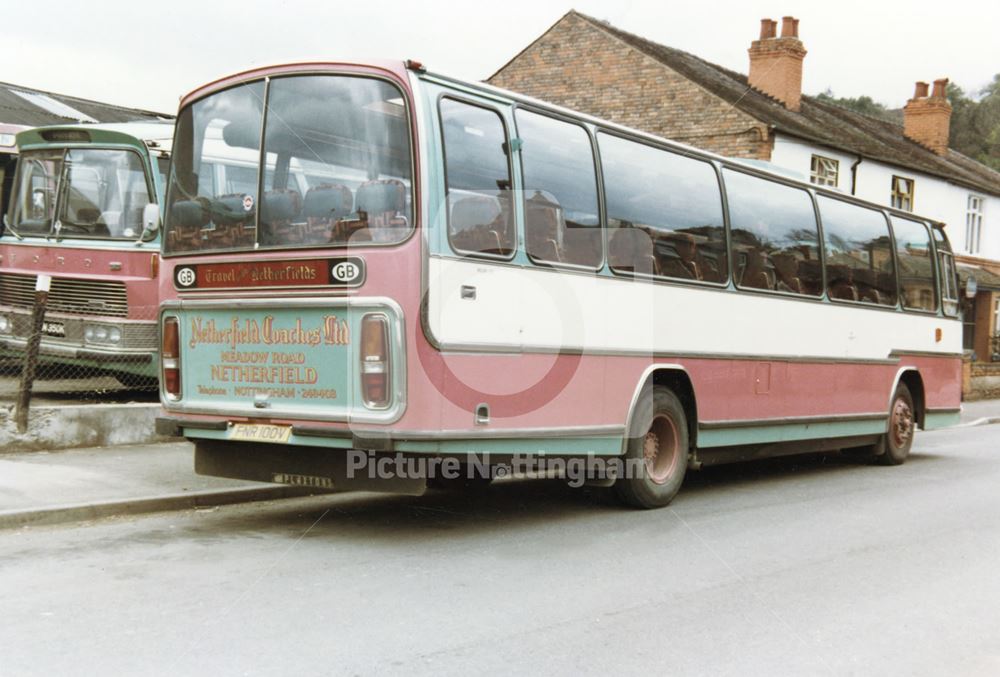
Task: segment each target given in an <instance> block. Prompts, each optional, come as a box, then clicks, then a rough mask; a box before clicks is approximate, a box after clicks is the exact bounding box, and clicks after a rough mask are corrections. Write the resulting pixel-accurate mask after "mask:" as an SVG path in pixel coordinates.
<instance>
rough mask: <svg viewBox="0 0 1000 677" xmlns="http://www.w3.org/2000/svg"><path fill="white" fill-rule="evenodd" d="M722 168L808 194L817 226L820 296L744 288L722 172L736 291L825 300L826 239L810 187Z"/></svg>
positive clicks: (737, 168) (731, 265)
mask: <svg viewBox="0 0 1000 677" xmlns="http://www.w3.org/2000/svg"><path fill="white" fill-rule="evenodd" d="M722 168H723V170H725V169H730V170H733V171H735V172H736V173H739V174H744V175H746V176H752V177H754V178H757V179H760V180H762V181H769V182H771V183H775V184H777V185H779V186H784V187H785V188H791V189H793V190H800V191H802V192H803V193H805V194H806V196H807V197H808V198H809V204H810V206H811V207H812V212H813V220H814V222H815V224H816V250H817V252H816V253H817V260H818V261H819V262H820V284H821V285H822V286H821V287H820V288H821V289H822V291H821V292H820V293H819V294H804V293H799V292H793V291H784V290H781V289H761V288H760V287H744V286H743V285H741V284H739V283H738V282H737V281H736V261H735V260H734V258H733V254H732V249H733V246H732V244H733V243H732V212H731V210H730V208H729V190H728V187H727V186H726V182H725V179H724V178H722V177H721V174H722V173H723V172H720V178H721V179H722V186H723V191H724V192H723V195H724V199H725V217H726V236H727V239H728V240H729V250H730V253H729V265H730V267H731V269H732V273H731V275H730V278H731V281H732V283H733V287H734V288H735V289H737V290H738V291H741V292H756V293H761V294H771V295H776V296H784V297H787V298H793V299H803V300H808V301H822V300H823V299H825V298H827V294H826V288H827V284H826V277H827V276H826V248H825V246H824V242H825V239H824V233H823V223H822V221H821V220H820V214H819V208H818V205H817V203H816V194H815V193H814V192H813V191H812V190H811V189H810V188H809V187H807V186H801V185H798V184H795V183H792V182H790V181H783V180H780V179H778V178H777V177H771V176H763V175H761V174H758V173H756V172H752V171H746V170H745V168H744V167H740V166H736V165H730V164H727V165H723V167H722Z"/></svg>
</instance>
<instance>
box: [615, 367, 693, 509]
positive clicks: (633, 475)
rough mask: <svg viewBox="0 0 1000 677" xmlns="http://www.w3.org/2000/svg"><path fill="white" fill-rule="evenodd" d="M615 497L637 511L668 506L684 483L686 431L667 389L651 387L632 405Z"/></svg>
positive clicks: (680, 408)
mask: <svg viewBox="0 0 1000 677" xmlns="http://www.w3.org/2000/svg"><path fill="white" fill-rule="evenodd" d="M625 459H626V464H625V473H624V476H622V477H620V478H619V479H618V481H617V482H615V490H616V492H617V493H618V496H619V497H620V498H621V499H622V500H623V501H624V502H625V503H627V504H629V505H632V506H635V507H637V508H659V507H661V506H664V505H667V504H668V503H670V501H671V499H673V497H674V496H675V495H677V492H678V491H679V490H680V488H681V484H682V483H683V482H684V473H685V472H686V471H687V461H688V429H687V417H686V416H685V414H684V406H683V405H682V404H681V402H680V400H679V399H677V396H676V395H674V393H673V392H671V391H670V390H669V389H668V388H664V387H662V386H653V388H651V389H649V390H647V391H645V392H644V393H643V395H642V396H641V397H640V399H639V402H637V403H636V406H635V411H634V412H633V414H632V428H631V430H630V431H629V441H628V450H627V451H626V453H625Z"/></svg>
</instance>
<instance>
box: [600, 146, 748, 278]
mask: <svg viewBox="0 0 1000 677" xmlns="http://www.w3.org/2000/svg"><path fill="white" fill-rule="evenodd" d="M600 134H606V135H607V136H610V137H613V138H616V139H620V140H622V141H628V142H631V143H635V144H637V145H641V146H646V147H647V148H652V149H653V150H658V151H661V152H665V153H671V154H673V155H677V156H679V157H683V158H686V159H688V160H691V161H693V162H701V163H703V164H705V165H707V166H708V167H709V168H710V169H711V170H712V173H713V174H714V175H715V185H716V188H717V189H718V191H719V209H720V211H719V214H720V216H721V218H722V223H721V226H722V232H723V237H724V240H723V241H724V244H725V249H726V272H725V278H724V279H723V280H722V281H720V282H712V281H710V280H692V279H689V278H683V277H670V276H669V275H655V274H654V275H650V274H647V273H627V272H620V271H618V270H616V269H615V268H614V266H612V265H611V260H610V258H609V257H608V244H609V242H610V238H611V235H612V233H611V226H610V223H611V222H610V217H609V215H608V205H607V203H608V200H607V181H606V180H605V176H604V160H603V157H600V164H599V171H600V180H601V188H602V190H601V195H602V198H603V200H602V211H601V219H602V222H603V225H602V227H603V228H604V238H605V259H606V260H607V261H606V263H607V267H608V271H609V272H610V273H611V274H612V275H614V276H615V277H620V278H622V279H626V280H627V279H642V280H657V281H662V282H672V283H673V282H678V283H682V284H694V285H698V286H700V287H716V288H720V289H725V288H727V287H728V286H729V283H730V282H731V281H732V279H733V257H732V248H731V246H730V238H729V218H728V209H727V203H726V193H725V189H724V186H723V183H722V173H721V171H720V168H719V165H718V164H717V163H716V162H713V161H712V160H711V159H708V158H703V157H699V156H698V155H694V154H691V153H685V152H683V151H681V150H679V149H676V148H671V147H670V146H667V145H664V144H659V143H656V142H654V141H651V140H649V139H644V138H640V137H635V136H630V135H628V134H625V133H623V132H620V131H618V130H615V129H608V128H606V127H600V126H598V127H597V131H596V133H595V134H594V139H595V141H596V140H597V137H598V136H599V135H600ZM597 148H598V152H600V142H599V141H597ZM616 230H617V228H616ZM675 232H676V231H675Z"/></svg>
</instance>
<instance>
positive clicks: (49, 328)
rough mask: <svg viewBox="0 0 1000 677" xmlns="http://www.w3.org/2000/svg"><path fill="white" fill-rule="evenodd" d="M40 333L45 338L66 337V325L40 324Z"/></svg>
mask: <svg viewBox="0 0 1000 677" xmlns="http://www.w3.org/2000/svg"><path fill="white" fill-rule="evenodd" d="M42 333H43V334H45V335H46V336H66V325H64V324H63V323H62V322H49V321H45V322H42Z"/></svg>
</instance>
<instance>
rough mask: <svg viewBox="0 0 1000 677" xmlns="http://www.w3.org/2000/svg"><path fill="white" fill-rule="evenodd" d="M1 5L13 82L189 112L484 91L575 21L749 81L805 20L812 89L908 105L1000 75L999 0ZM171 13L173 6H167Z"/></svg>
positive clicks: (2, 55)
mask: <svg viewBox="0 0 1000 677" xmlns="http://www.w3.org/2000/svg"><path fill="white" fill-rule="evenodd" d="M38 7H39V5H35V4H34V3H30V2H18V3H13V2H5V3H3V4H2V5H0V63H2V64H3V67H2V69H0V80H3V81H5V82H10V83H14V84H19V85H23V86H28V87H35V88H38V89H43V90H48V91H54V92H59V93H62V94H71V95H74V96H81V97H85V98H89V99H96V100H99V101H105V102H108V103H115V104H119V105H124V106H132V107H137V108H145V109H150V110H156V111H159V112H166V113H174V112H176V109H177V103H178V100H179V98H180V97H181V96H183V95H184V94H186V93H187V92H189V91H191V90H193V89H195V88H196V87H198V86H199V85H201V84H204V83H206V82H209V81H211V80H214V79H216V78H218V77H221V76H224V75H227V74H230V73H234V72H238V71H242V70H246V69H247V68H252V67H256V66H263V65H268V64H274V63H286V62H289V61H309V60H316V59H320V60H322V59H345V58H346V59H351V60H364V59H366V58H376V59H383V58H389V59H396V58H398V59H415V60H418V61H421V62H423V63H424V64H425V65H426V66H427V67H428V68H429V69H430V70H432V71H436V72H441V73H446V74H449V75H452V76H456V77H460V78H465V79H472V80H482V79H485V78H486V77H488V76H489V75H491V74H492V73H493V72H494V71H496V70H497V69H498V68H500V67H501V66H502V65H503V64H504V63H506V62H507V61H508V60H509V59H510V58H511V57H513V56H514V55H515V54H517V53H518V52H519V51H520V50H521V49H523V48H524V47H526V46H527V45H528V44H530V43H531V42H532V41H533V40H534V39H535V38H537V37H538V36H539V35H541V34H542V33H544V32H545V30H547V29H548V28H549V27H550V26H551V25H552V24H553V23H555V22H556V21H557V20H558V19H559V18H560V17H561V16H562V15H563V14H565V13H566V12H567V11H569V10H570V9H576V10H577V11H580V12H583V13H585V14H588V15H590V16H593V17H596V18H598V19H602V20H606V21H609V22H610V23H612V24H613V25H615V26H617V27H619V28H621V29H624V30H627V31H630V32H633V33H636V34H638V35H641V36H643V37H645V38H648V39H650V40H654V41H656V42H660V43H662V44H666V45H669V46H671V47H676V48H678V49H683V50H685V51H688V52H692V53H694V54H696V55H698V56H700V57H702V58H704V59H706V60H708V61H711V62H714V63H717V64H720V65H722V66H726V67H728V68H731V69H733V70H737V71H740V72H743V73H745V72H746V71H747V67H748V60H747V51H746V50H747V48H748V47H749V46H750V42H751V41H752V40H754V39H755V38H756V37H757V36H758V33H759V30H760V19H762V18H773V19H777V20H780V18H781V17H782V16H785V15H790V16H795V17H797V18H798V19H799V20H800V24H799V36H800V38H801V39H802V41H803V43H804V45H805V47H806V49H807V50H808V55H807V56H806V60H805V66H804V73H803V91H804V92H805V93H806V94H818V93H820V92H822V91H825V90H826V89H827V88H829V89H831V90H832V91H833V92H834V94H836V95H837V96H861V95H868V96H871V97H872V98H874V99H875V100H876V101H879V102H882V103H884V104H887V105H888V106H890V107H893V108H898V107H901V106H902V105H903V104H905V102H906V100H907V99H908V98H909V97H911V96H913V89H914V83H915V82H916V81H917V80H923V81H925V82H930V81H933V80H935V79H937V78H941V77H948V78H950V79H951V81H952V82H955V83H957V84H958V85H959V86H961V87H962V88H963V89H965V90H966V91H968V92H970V93H971V92H976V91H978V90H980V89H981V88H982V87H983V86H984V85H986V84H987V83H989V82H990V81H992V79H993V76H994V74H996V73H1000V47H998V45H997V33H998V31H1000V2H982V1H979V2H973V1H970V0H951V1H949V2H940V0H936V1H935V2H928V1H927V0H886V1H884V2H883V1H880V0H867V1H862V0H840V1H838V2H831V3H820V2H815V1H813V2H806V1H802V0H784V1H783V2H776V1H775V0H768V1H767V2H760V1H758V0H743V1H742V2H737V1H733V0H714V1H709V2H704V1H701V2H683V3H681V2H671V1H670V0H666V1H660V2H657V1H655V0H619V1H617V2H615V1H610V0H575V1H574V2H561V1H556V0H533V1H529V0H504V1H503V2H479V1H478V0H466V1H465V2H461V0H458V1H456V0H450V1H446V0H430V1H426V2H419V1H418V2H403V1H402V0H363V1H357V0H353V1H351V2H345V1H344V0H325V1H324V2H306V1H304V0H284V1H282V0H273V1H271V2H247V1H246V0H242V1H239V2H233V1H231V0H167V2H162V3H158V4H154V3H146V2H137V1H136V0H106V1H103V2H100V3H81V2H79V1H78V0H74V1H72V2H64V1H63V0H57V1H56V2H48V3H45V5H44V9H42V10H39V9H38ZM154 7H158V9H153V8H154Z"/></svg>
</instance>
